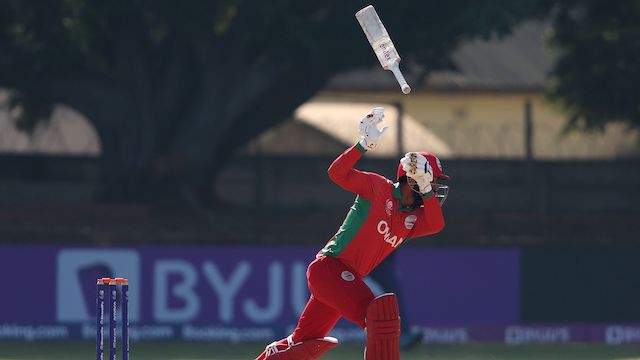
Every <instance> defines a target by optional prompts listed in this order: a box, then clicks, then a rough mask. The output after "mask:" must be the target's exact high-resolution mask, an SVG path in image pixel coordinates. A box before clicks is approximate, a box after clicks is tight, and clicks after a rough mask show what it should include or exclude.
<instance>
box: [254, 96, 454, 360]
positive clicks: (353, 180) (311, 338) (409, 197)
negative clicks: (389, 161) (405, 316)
mask: <svg viewBox="0 0 640 360" xmlns="http://www.w3.org/2000/svg"><path fill="white" fill-rule="evenodd" d="M383 118H384V109H382V108H374V109H372V110H371V112H369V113H368V114H367V115H366V116H365V117H364V118H363V119H362V120H361V121H360V126H359V132H360V135H361V137H362V138H361V140H360V141H359V142H358V143H356V144H355V145H354V146H352V147H351V148H349V149H347V150H346V151H345V152H343V153H342V154H341V155H340V156H338V158H337V159H335V160H334V162H333V163H332V164H331V166H330V167H329V170H328V174H329V177H330V178H331V180H332V181H333V182H335V183H336V184H338V185H339V186H340V187H342V188H344V189H345V190H348V191H351V192H353V193H355V194H356V198H355V201H354V203H353V205H352V206H351V209H350V211H349V213H348V214H347V216H346V218H345V220H344V222H343V223H342V225H341V226H340V228H339V229H338V232H337V233H336V234H335V235H334V236H333V237H332V238H331V239H330V240H329V241H328V242H327V244H326V245H325V246H324V247H323V248H322V249H321V250H320V251H319V252H318V254H317V255H316V259H315V260H314V261H313V262H312V263H311V264H310V265H309V267H308V269H307V281H308V285H309V290H310V291H311V297H310V298H309V301H308V303H307V305H306V306H305V308H304V310H303V312H302V315H300V319H299V320H298V325H297V327H296V329H295V331H294V332H293V334H291V335H289V336H288V337H286V338H284V339H282V340H279V341H275V342H273V343H271V344H269V345H268V346H267V347H266V348H265V350H264V352H262V354H260V355H259V356H258V357H257V359H256V360H284V359H287V360H311V359H319V358H320V357H321V356H322V355H323V354H324V353H325V352H327V351H328V350H330V349H331V348H333V347H334V346H336V345H337V344H338V340H337V339H335V338H332V337H327V334H329V332H330V331H331V329H332V328H333V327H334V325H335V324H336V322H337V321H338V320H339V319H340V317H345V318H346V319H348V320H350V321H352V322H354V323H356V324H358V325H359V326H361V327H362V328H363V329H365V330H366V332H367V344H366V348H365V359H366V360H398V359H400V346H399V341H400V312H399V310H398V303H397V300H396V296H395V294H393V293H387V294H383V295H380V296H378V297H374V295H373V293H372V292H371V290H370V289H369V287H368V286H367V285H366V284H365V282H364V281H363V277H365V276H366V275H367V274H369V272H371V270H373V269H374V268H375V267H376V266H377V265H378V264H379V263H380V262H381V261H382V260H383V259H384V258H385V257H386V256H387V255H389V254H390V253H391V252H393V251H394V250H396V248H398V246H400V245H401V244H403V243H404V242H406V241H408V240H410V239H413V238H417V237H420V236H425V235H431V234H435V233H437V232H439V231H441V230H442V228H443V227H444V218H443V216H442V210H441V203H440V202H439V201H438V199H440V200H441V201H444V199H445V198H446V195H447V194H439V196H435V195H434V194H435V193H436V192H439V191H438V189H439V188H440V190H442V189H447V190H448V187H446V186H441V185H440V184H438V183H437V182H436V181H437V180H448V179H449V176H447V175H445V174H444V173H443V172H442V165H441V163H440V161H439V160H438V158H436V157H435V156H434V155H433V154H431V153H426V152H411V153H407V154H406V155H405V156H404V157H403V158H402V159H400V164H399V165H398V172H397V182H395V183H394V182H393V181H391V180H389V179H387V178H385V177H384V176H382V175H379V174H376V173H371V172H365V171H360V170H356V169H355V168H354V165H355V164H356V162H358V160H359V159H360V158H361V157H362V156H363V155H364V154H365V153H366V152H367V151H372V150H374V149H375V148H376V145H377V144H378V142H379V140H380V139H381V137H382V136H383V135H384V133H385V131H386V130H387V128H386V127H384V128H382V129H379V128H378V124H379V123H381V122H382V120H383Z"/></svg>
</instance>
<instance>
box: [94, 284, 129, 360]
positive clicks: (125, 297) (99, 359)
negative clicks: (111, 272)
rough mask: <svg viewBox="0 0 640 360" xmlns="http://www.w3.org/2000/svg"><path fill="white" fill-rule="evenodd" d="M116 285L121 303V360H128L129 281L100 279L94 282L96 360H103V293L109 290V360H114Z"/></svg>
mask: <svg viewBox="0 0 640 360" xmlns="http://www.w3.org/2000/svg"><path fill="white" fill-rule="evenodd" d="M118 285H120V287H121V288H120V292H121V295H122V301H121V303H120V309H121V311H122V319H121V320H122V360H129V280H127V279H124V278H115V279H111V278H101V279H98V281H97V282H96V328H97V329H96V360H104V313H105V311H104V309H105V293H106V292H107V289H108V290H109V360H116V358H117V347H116V337H117V336H116V330H117V329H118V323H117V307H118Z"/></svg>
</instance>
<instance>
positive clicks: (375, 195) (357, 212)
mask: <svg viewBox="0 0 640 360" xmlns="http://www.w3.org/2000/svg"><path fill="white" fill-rule="evenodd" d="M365 152H366V150H365V149H364V148H363V147H362V146H361V145H360V144H356V145H355V146H353V147H351V148H349V149H347V150H346V151H345V152H344V153H342V154H341V155H340V156H339V157H338V158H337V159H336V160H335V161H334V162H333V163H332V164H331V166H330V167H329V170H328V173H329V177H330V178H331V180H332V181H333V182H335V183H336V184H338V185H340V187H342V188H344V189H345V190H348V191H351V192H354V193H356V194H357V196H356V199H355V201H354V203H353V205H352V206H351V210H350V211H349V213H348V214H347V216H346V218H345V220H344V222H343V223H342V225H341V226H340V229H339V230H338V232H337V233H336V234H335V235H334V236H333V237H332V238H331V239H330V240H329V241H328V242H327V244H326V245H325V246H324V248H323V249H322V250H320V252H319V253H318V255H319V256H321V255H329V256H333V257H335V258H338V259H340V260H341V261H342V262H343V263H344V264H346V265H347V266H349V267H350V268H352V269H353V270H354V271H356V272H357V273H358V274H359V275H361V276H366V275H367V274H369V272H371V270H373V269H374V268H375V267H376V266H378V264H379V263H380V262H382V260H384V258H385V257H387V255H389V254H390V253H391V252H392V251H394V250H395V249H396V248H397V247H398V246H400V245H401V244H402V243H404V242H405V241H407V240H409V239H412V238H416V237H420V236H425V235H430V234H435V233H437V232H439V231H440V230H442V228H443V227H444V218H443V216H442V209H441V208H440V203H439V202H438V200H437V199H436V197H435V196H433V194H432V193H429V194H425V195H423V205H422V206H418V207H403V206H402V203H401V201H400V199H401V194H400V185H399V183H394V182H392V181H391V180H389V179H387V178H385V177H384V176H382V175H378V174H376V173H370V172H364V171H359V170H356V169H354V168H353V166H354V165H355V164H356V162H357V161H358V160H359V159H360V158H361V157H362V155H363V154H364V153H365Z"/></svg>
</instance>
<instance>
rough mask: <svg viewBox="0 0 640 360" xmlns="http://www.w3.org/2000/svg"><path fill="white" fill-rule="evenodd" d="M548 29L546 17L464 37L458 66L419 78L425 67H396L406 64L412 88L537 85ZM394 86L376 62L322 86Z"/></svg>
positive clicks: (543, 76)
mask: <svg viewBox="0 0 640 360" xmlns="http://www.w3.org/2000/svg"><path fill="white" fill-rule="evenodd" d="M548 28H549V25H548V24H547V23H545V22H540V21H526V22H523V23H522V24H520V25H519V26H517V27H516V28H515V29H514V31H513V32H512V33H511V34H510V35H508V36H505V37H502V38H498V37H494V38H492V39H489V40H482V39H479V40H473V41H467V42H463V43H462V44H461V45H460V46H459V47H458V48H457V49H456V50H455V51H454V53H453V54H452V59H453V61H454V63H455V64H456V66H457V67H458V69H459V70H458V71H433V72H431V73H429V75H428V76H427V77H426V79H425V80H423V81H421V82H418V80H417V77H418V76H419V74H421V73H423V71H424V68H422V67H420V66H416V65H414V66H412V67H411V68H410V69H409V68H406V66H407V65H406V64H401V67H402V66H403V65H404V66H405V68H403V69H402V70H403V72H405V74H404V75H405V77H406V78H407V81H408V82H409V83H410V85H411V86H412V88H413V89H414V90H417V89H423V90H503V91H505V90H511V91H521V90H542V89H543V88H544V87H545V85H546V81H547V73H548V72H549V70H550V69H551V66H552V65H553V61H554V56H553V54H552V53H551V51H550V50H549V49H546V48H545V46H544V42H543V35H544V32H545V30H546V29H548ZM401 55H402V54H401ZM371 56H374V55H373V53H372V54H371ZM397 88H398V84H397V83H396V81H395V78H394V77H393V75H392V74H391V73H390V72H387V71H382V69H381V68H380V66H375V67H374V68H371V69H360V70H355V71H350V72H347V73H342V74H339V75H337V76H335V77H334V78H333V79H331V80H330V82H329V84H328V86H327V89H328V90H396V89H397Z"/></svg>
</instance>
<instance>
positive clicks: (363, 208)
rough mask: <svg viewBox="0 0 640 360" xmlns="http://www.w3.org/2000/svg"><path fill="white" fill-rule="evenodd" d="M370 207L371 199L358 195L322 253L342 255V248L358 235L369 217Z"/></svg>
mask: <svg viewBox="0 0 640 360" xmlns="http://www.w3.org/2000/svg"><path fill="white" fill-rule="evenodd" d="M369 209H371V201H369V200H367V199H365V198H362V197H360V195H358V196H356V200H355V201H354V202H353V205H351V210H349V214H347V217H346V218H345V219H344V222H343V223H342V225H341V226H340V229H339V230H338V232H337V233H336V234H335V235H334V236H333V237H332V238H331V240H330V241H329V242H328V243H327V245H326V246H325V247H324V249H322V251H321V252H322V254H323V255H331V256H334V257H335V256H338V255H340V253H341V252H342V250H344V249H345V248H346V247H347V246H348V245H349V243H350V242H351V240H353V238H355V237H356V234H357V233H358V231H360V228H361V227H362V224H364V222H365V221H366V220H367V217H369Z"/></svg>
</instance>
